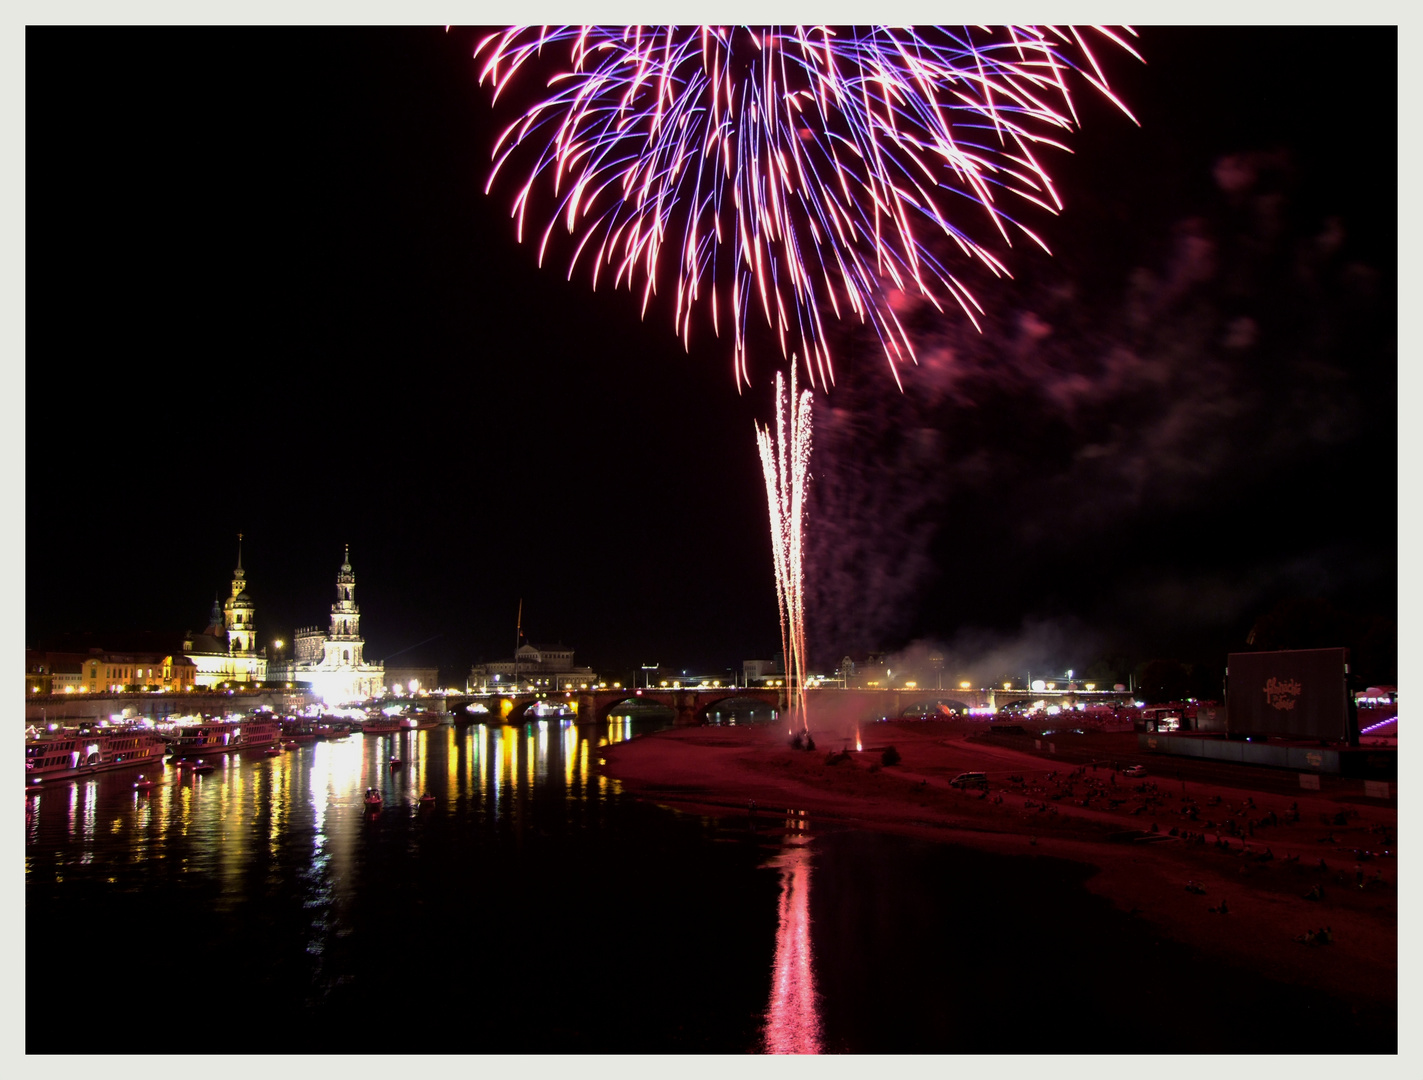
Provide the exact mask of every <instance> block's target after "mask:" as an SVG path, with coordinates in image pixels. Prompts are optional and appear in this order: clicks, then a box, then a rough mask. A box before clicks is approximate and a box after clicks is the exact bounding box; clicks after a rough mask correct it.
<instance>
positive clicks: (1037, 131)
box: [474, 26, 1139, 387]
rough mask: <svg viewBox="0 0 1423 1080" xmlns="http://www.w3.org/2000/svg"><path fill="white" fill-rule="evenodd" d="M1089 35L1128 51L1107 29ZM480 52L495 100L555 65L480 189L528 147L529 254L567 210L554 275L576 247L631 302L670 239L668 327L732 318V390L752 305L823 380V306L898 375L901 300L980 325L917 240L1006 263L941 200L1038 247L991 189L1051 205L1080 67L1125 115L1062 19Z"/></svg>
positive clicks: (616, 31) (651, 287) (618, 31)
mask: <svg viewBox="0 0 1423 1080" xmlns="http://www.w3.org/2000/svg"><path fill="white" fill-rule="evenodd" d="M1125 32H1126V33H1127V34H1133V35H1134V32H1133V31H1131V30H1130V28H1126V30H1125ZM1092 34H1093V35H1095V36H1096V37H1097V38H1098V39H1100V40H1101V41H1105V42H1109V43H1111V44H1112V45H1113V46H1120V47H1121V48H1123V49H1126V50H1127V51H1128V52H1130V53H1131V54H1132V55H1133V56H1136V55H1137V54H1136V53H1135V51H1134V50H1132V49H1131V47H1130V46H1129V45H1128V44H1127V43H1126V41H1125V40H1124V38H1123V36H1122V35H1121V34H1119V33H1118V32H1116V31H1114V30H1112V29H1110V28H1105V27H1098V28H1095V29H1094V30H1093V31H1092ZM474 55H475V57H476V58H477V59H479V58H482V60H483V66H482V67H481V69H480V82H481V84H482V83H484V82H485V81H486V80H488V81H489V82H490V83H491V84H492V86H493V88H494V95H495V98H496V100H497V99H498V97H499V95H500V94H501V93H503V92H504V91H505V89H506V88H507V87H508V86H509V84H510V83H511V81H512V80H513V79H514V77H515V75H516V74H517V73H518V72H519V71H520V69H521V68H523V67H524V66H525V65H526V64H530V62H531V61H534V62H547V63H549V64H551V65H553V67H552V70H553V71H554V74H552V75H551V76H550V77H549V78H548V80H547V84H546V88H547V96H545V97H543V98H542V100H540V101H538V102H536V103H535V104H534V105H532V106H531V107H529V108H528V109H527V111H525V112H524V114H523V116H522V117H521V118H520V119H519V120H517V121H515V122H514V123H513V124H511V125H510V126H509V127H508V128H507V129H506V130H505V131H504V132H503V133H502V134H501V135H500V137H499V139H498V141H497V142H496V144H495V148H494V159H495V162H494V167H493V169H492V170H491V172H490V177H489V184H488V185H487V186H486V189H485V190H486V191H488V190H489V189H490V188H491V187H492V186H493V184H494V181H495V178H496V177H497V176H498V175H499V172H500V170H501V169H502V168H504V166H505V165H506V164H508V163H509V161H510V159H511V157H513V156H514V155H515V154H516V153H517V152H518V151H519V149H520V147H523V146H525V145H526V144H527V145H528V146H529V147H531V150H530V151H529V153H531V154H532V155H533V157H534V160H533V163H532V165H531V166H529V167H528V171H527V174H526V176H525V179H524V180H523V183H522V186H521V187H520V189H519V191H518V194H517V196H516V197H515V199H514V206H513V216H514V217H516V218H517V220H518V234H519V238H520V240H522V239H523V233H524V226H525V220H526V217H527V216H528V215H529V214H530V211H531V197H532V196H533V195H534V193H535V190H536V188H537V187H538V185H539V184H540V183H542V184H543V185H545V186H547V187H551V189H552V195H553V198H554V200H555V202H556V209H555V211H554V213H553V214H552V215H551V216H550V218H549V220H548V223H547V225H546V226H545V228H544V229H543V235H542V237H541V239H540V241H539V261H540V263H542V261H543V258H544V255H545V253H546V251H547V250H548V247H549V241H550V237H551V234H552V233H553V231H554V230H555V228H556V227H558V226H559V225H560V224H562V226H563V227H564V228H565V229H566V230H567V231H568V232H569V233H571V234H573V236H574V237H575V246H574V250H573V252H572V255H571V257H570V258H569V263H568V274H569V276H570V277H572V275H573V273H574V270H575V268H576V266H577V264H578V262H579V261H580V260H581V259H584V258H586V259H587V261H588V262H589V263H591V265H592V276H593V286H594V288H597V284H598V278H599V275H600V274H601V273H603V272H604V271H605V270H606V271H607V272H608V273H609V274H610V275H611V277H612V279H613V284H614V287H617V286H618V285H620V284H626V285H627V286H628V288H629V289H632V288H634V287H635V279H636V278H638V277H640V278H641V283H642V284H641V287H642V307H643V311H644V313H645V312H646V310H647V306H648V303H649V302H650V300H651V297H652V295H653V294H654V293H655V292H656V290H657V281H658V264H659V260H661V259H663V258H664V249H666V257H667V258H668V259H669V260H671V261H674V262H675V263H676V266H677V269H676V271H675V276H676V283H675V285H676V287H675V305H674V314H673V325H674V329H675V330H676V332H677V334H678V335H679V336H680V337H681V338H682V339H683V344H684V346H686V345H689V343H690V337H691V325H692V313H693V310H694V309H695V308H698V307H699V306H702V305H701V304H700V303H699V302H702V301H704V302H705V303H704V306H705V307H706V308H708V309H709V314H710V318H711V323H712V328H713V331H714V332H716V333H718V334H720V327H721V323H722V322H724V321H729V322H730V324H731V331H732V336H733V340H734V350H733V364H734V368H735V375H736V379H737V385H738V387H740V386H741V385H743V384H745V385H749V375H748V368H747V357H746V326H747V319H748V317H749V315H750V311H751V309H752V308H753V307H754V308H757V309H759V310H760V312H761V314H762V315H763V316H764V318H765V320H766V322H767V324H768V325H769V326H770V327H771V329H772V331H773V332H774V333H775V334H776V336H777V338H778V340H779V344H780V349H781V354H782V356H787V355H788V350H796V351H799V352H800V354H801V355H802V356H804V357H805V363H806V367H807V370H808V371H809V373H810V378H811V381H812V383H814V382H816V381H819V382H820V384H821V385H822V386H828V385H830V383H831V382H833V380H834V364H833V360H832V357H831V354H830V350H829V347H828V345H827V340H826V332H825V324H824V321H823V316H824V315H825V314H826V313H827V312H828V313H830V314H833V316H834V317H835V318H837V319H840V318H846V317H849V316H854V317H856V318H858V319H859V321H860V322H862V323H868V324H869V325H870V326H871V327H872V328H873V329H874V332H875V334H876V335H877V336H878V338H879V341H880V343H881V345H882V347H883V350H884V354H885V357H886V358H887V359H888V361H889V364H890V368H891V370H892V371H894V373H895V379H896V381H898V379H899V374H898V370H897V369H898V367H899V366H901V365H902V364H904V363H906V362H912V361H913V360H914V346H913V344H912V342H911V340H910V336H909V334H908V333H907V331H906V329H905V327H904V325H903V324H902V322H901V321H900V318H899V316H898V315H897V314H896V305H898V306H900V307H901V308H902V306H903V303H904V298H905V297H906V296H913V295H918V296H922V297H924V298H925V299H926V300H927V301H928V302H929V303H931V304H933V305H934V307H935V308H936V309H938V310H939V311H941V312H942V311H943V310H944V309H945V307H947V306H957V307H958V308H959V309H960V310H961V311H962V312H963V313H964V314H965V315H967V317H968V318H969V319H970V320H972V321H973V322H974V325H975V326H976V325H977V319H976V318H975V314H974V313H975V311H980V312H981V311H982V308H981V307H979V305H978V303H977V301H976V300H975V299H974V298H973V296H972V294H971V293H970V292H969V290H968V288H967V287H966V286H965V285H964V283H963V282H962V281H961V280H960V278H959V277H958V276H957V275H956V274H954V273H952V272H951V271H950V270H949V269H948V268H947V267H945V266H944V265H943V264H942V263H941V262H940V261H939V259H938V258H937V257H936V256H935V255H934V254H933V253H932V251H931V250H930V247H929V245H928V244H927V243H926V237H927V236H932V235H934V234H942V235H943V236H947V237H948V238H949V239H950V240H952V241H953V245H954V246H956V247H957V249H958V251H959V253H960V254H961V255H962V256H964V257H965V258H966V259H968V260H972V259H978V260H980V261H981V262H982V263H983V264H984V265H985V266H986V267H987V268H988V269H989V270H990V271H991V272H992V273H994V274H995V275H1003V274H1006V273H1007V268H1006V267H1005V265H1004V264H1003V263H1002V262H1001V261H1000V259H999V258H998V257H997V256H995V255H994V254H993V253H992V252H991V251H989V250H988V249H987V248H986V247H984V246H983V245H981V244H980V243H979V242H977V241H976V240H974V239H973V238H972V237H970V236H969V234H968V233H967V232H965V231H964V229H963V228H961V227H960V226H959V225H958V224H955V221H956V215H955V213H954V212H953V210H954V209H957V205H958V204H963V205H967V204H974V205H976V206H977V207H978V208H979V210H978V211H975V213H976V214H978V213H982V214H983V215H986V218H987V220H988V222H990V223H991V226H992V230H993V231H994V232H995V233H996V234H997V236H998V238H999V240H1001V241H1002V242H1003V243H1004V244H1006V245H1008V246H1011V244H1012V241H1013V237H1014V235H1015V234H1018V233H1020V234H1022V235H1024V236H1027V237H1029V238H1031V239H1032V240H1033V241H1035V242H1037V243H1038V244H1042V245H1043V246H1044V248H1045V247H1046V245H1045V244H1043V242H1042V240H1041V239H1040V238H1039V237H1038V236H1036V235H1035V234H1034V233H1033V232H1031V231H1030V230H1029V229H1028V228H1027V227H1026V226H1025V225H1024V224H1022V223H1021V222H1019V221H1018V220H1016V219H1015V218H1014V217H1013V216H1011V214H1010V213H1009V211H1008V210H1006V209H1004V207H1003V206H1002V205H1001V201H1002V197H1003V196H1005V195H1009V196H1013V197H1016V198H1019V199H1022V200H1025V201H1026V203H1027V204H1031V205H1035V206H1037V207H1040V208H1042V209H1044V210H1047V211H1049V212H1052V213H1056V212H1057V211H1058V210H1059V209H1061V207H1062V202H1061V200H1060V199H1059V198H1058V195H1057V192H1056V191H1055V190H1054V188H1053V184H1052V180H1051V178H1050V177H1049V175H1048V173H1047V171H1046V170H1045V168H1044V167H1043V165H1042V164H1041V163H1040V161H1039V153H1040V151H1041V149H1042V148H1044V147H1057V148H1063V144H1062V143H1061V141H1060V139H1061V138H1062V136H1063V134H1064V133H1065V132H1068V131H1070V130H1071V129H1073V128H1074V127H1075V126H1076V124H1077V115H1076V112H1075V109H1074V107H1073V102H1072V90H1073V84H1074V83H1075V82H1076V80H1078V79H1081V80H1084V81H1085V82H1086V83H1087V84H1089V85H1090V86H1092V87H1094V88H1095V89H1096V90H1098V91H1100V92H1101V93H1102V94H1104V95H1106V96H1107V97H1108V98H1109V99H1111V100H1112V101H1113V102H1115V103H1116V104H1117V105H1118V106H1119V107H1120V108H1121V109H1122V111H1123V112H1127V110H1126V107H1125V106H1124V105H1122V104H1121V102H1120V101H1118V100H1117V99H1116V97H1114V96H1113V95H1112V93H1111V91H1110V90H1109V89H1108V86H1107V80H1106V77H1105V75H1104V74H1103V72H1102V68H1101V66H1100V65H1099V64H1098V62H1097V59H1096V57H1095V56H1094V55H1093V52H1092V48H1091V47H1090V46H1089V43H1088V35H1086V34H1084V33H1083V32H1081V31H1079V30H1078V29H1077V28H1075V27H1055V26H1041V27H1040V26H1008V27H921V28H914V27H839V28H835V27H825V26H816V27H712V26H703V27H671V26H667V27H649V26H626V27H597V26H564V27H512V28H509V29H506V30H503V31H500V32H498V33H495V34H491V35H489V36H488V37H486V38H484V39H483V40H482V41H480V42H479V44H478V46H477V47H476V48H475V53H474ZM1138 59H1139V57H1138ZM1127 115H1128V116H1130V115H1131V114H1130V113H1129V112H1127Z"/></svg>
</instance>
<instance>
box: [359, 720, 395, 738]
mask: <svg viewBox="0 0 1423 1080" xmlns="http://www.w3.org/2000/svg"><path fill="white" fill-rule="evenodd" d="M361 730H362V731H364V732H365V733H366V734H367V735H393V734H395V733H396V732H397V731H400V730H401V726H400V721H399V720H395V719H391V718H388V717H381V718H380V719H379V720H367V721H366V722H365V724H364V725H363V726H362V728H361Z"/></svg>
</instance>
